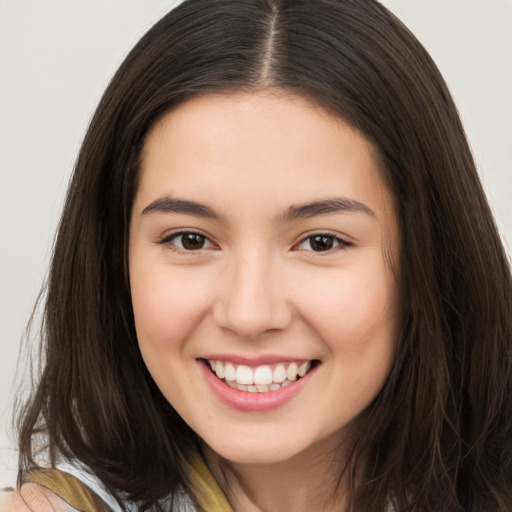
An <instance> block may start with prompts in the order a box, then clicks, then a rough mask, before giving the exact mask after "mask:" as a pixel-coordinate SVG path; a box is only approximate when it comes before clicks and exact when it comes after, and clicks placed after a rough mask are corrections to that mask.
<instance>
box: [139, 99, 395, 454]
mask: <svg viewBox="0 0 512 512" xmlns="http://www.w3.org/2000/svg"><path fill="white" fill-rule="evenodd" d="M397 231H398V230H397V222H396V215H395V211H394V205H393V201H392V199H391V196H390V194H389V192H388V191H387V189H386V186H385V185H384V182H383V180H382V178H381V176H380V171H379V168H378V164H377V159H376V158H375V157H374V154H373V152H372V148H371V146H370V144H369V143H368V142H367V141H366V140H365V139H364V138H363V137H362V136H361V134H359V133H358V132H357V131H355V130H354V129H353V128H351V127H350V126H349V125H347V124H345V123H344V122H343V121H342V120H340V119H338V118H335V117H332V116H330V115H328V114H327V113H325V112H324V111H322V110H321V109H319V108H318V107H316V106H314V105H312V104H311V103H309V102H307V101H306V100H305V99H302V98H301V97H297V96H289V95H284V94H282V95H278V94H277V93H274V95H270V94H268V93H267V94H255V95H238V96H237V95H220V94H219V95H210V96H204V97H201V98H197V99H193V100H190V101H189V102H187V103H184V104H182V105H181V106H179V107H177V108H176V109H174V110H173V111H171V112H170V113H168V114H167V115H165V116H164V117H163V118H162V119H161V120H160V121H159V122H158V123H156V125H155V126H154V127H153V128H152V130H151V131H150V133H149V134H148V137H147V141H146V144H145V148H144V151H143V155H142V163H141V174H140V181H139V185H138V190H137V193H136V197H135V201H134V205H133V211H132V221H131V228H130V249H129V261H130V280H131V290H132V300H133V309H134V314H135V323H136V329H137V336H138V340H139V344H140V350H141V352H142V356H143V358H144V361H145V363H146V365H147V367H148V369H149V371H150V373H151V375H152V377H153V378H154V380H155V382H156V384H157V385H158V387H159V388H160V389H161V391H162V393H163V394H164V395H165V397H166V398H167V399H168V400H169V402H170V403H171V404H172V405H173V406H174V408H175V409H176V410H177V412H178V413H179V414H180V415H181V416H182V418H183V419H184V420H185V421H186V422H187V423H188V424H189V425H190V427H191V428H192V429H193V430H194V431H195V432H196V433H197V434H198V435H199V436H200V437H201V438H202V439H203V441H204V442H205V443H206V444H207V446H208V447H210V448H211V449H212V450H213V452H214V453H217V454H219V455H220V456H222V457H223V458H226V459H227V460H230V461H233V462H240V463H250V462H256V463H274V462H279V461H284V460H288V459H290V458H292V457H294V456H298V455H299V454H302V453H306V452H308V451H311V450H313V451H314V450H321V449H322V446H323V444H326V443H328V442H332V440H333V439H336V440H340V441H341V440H342V439H343V438H344V436H346V435H348V434H349V433H350V426H351V425H353V423H354V420H356V419H357V418H358V417H360V415H361V413H362V412H363V411H364V410H365V409H366V408H367V407H368V405H369V404H370V403H371V402H372V400H373V399H374V398H375V397H376V395H377V394H378V393H379V391H380V390H381V388H382V386H383V384H384V382H385V380H386V378H387V376H388V373H389V371H390V366H391V364H392V360H393V356H394V348H395V341H396V334H397V324H398V319H397V310H398V307H397V286H396V282H395V277H394V274H393V272H392V270H391V269H390V264H389V261H390V259H391V260H393V258H396V256H397V252H398V234H397Z"/></svg>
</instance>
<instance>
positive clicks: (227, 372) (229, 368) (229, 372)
mask: <svg viewBox="0 0 512 512" xmlns="http://www.w3.org/2000/svg"><path fill="white" fill-rule="evenodd" d="M218 362H219V363H220V361H218ZM220 364H222V363H220ZM218 366H220V365H218ZM235 376H236V371H235V367H234V366H233V365H232V364H231V363H226V364H225V365H224V378H225V379H226V380H235ZM219 378H220V377H219Z"/></svg>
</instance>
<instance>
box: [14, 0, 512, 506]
mask: <svg viewBox="0 0 512 512" xmlns="http://www.w3.org/2000/svg"><path fill="white" fill-rule="evenodd" d="M264 88H278V89H281V90H284V91H288V92H291V93H296V94H300V95H302V96H304V97H306V98H308V99H310V100H311V101H313V102H315V103H317V104H319V105H321V106H322V107H324V108H326V109H329V111H331V112H334V113H335V114H336V115H338V116H340V117H342V118H343V119H345V120H346V121H348V122H349V123H351V124H352V125H353V126H354V127H356V128H357V129H358V130H360V131H361V133H363V134H364V135H365V136H366V137H367V138H368V139H369V140H370V141H371V142H372V143H373V145H374V146H375V147H376V148H377V151H378V153H379V158H380V160H381V164H382V165H381V167H382V170H383V173H384V175H385V179H386V180H387V181H388V183H389V185H390V188H391V190H392V192H393V195H394V197H395V200H396V204H397V208H398V215H399V223H400V228H401V245H402V253H401V257H400V262H399V265H400V289H401V299H402V317H403V325H402V329H401V333H400V337H399V339H398V340H397V347H398V348H397V356H396V360H395V362H394V365H393V368H392V371H391V373H390V376H389V379H388V381H387V383H386V384H385V386H384V388H383V390H382V391H381V393H380V394H379V396H378V397H377V398H376V399H375V401H374V402H373V403H372V404H371V406H370V407H369V409H368V411H367V412H366V418H367V419H366V422H365V424H364V427H363V428H362V430H361V432H360V433H359V437H358V438H357V439H356V440H355V441H354V446H353V450H352V457H351V459H350V460H349V464H348V465H347V473H348V474H354V473H355V470H356V468H358V467H360V466H361V465H360V463H361V456H360V455H361V454H363V453H364V456H365V464H364V472H363V478H362V480H361V481H359V480H358V481H357V482H358V483H357V484H356V483H355V481H354V482H353V486H352V495H351V497H350V499H351V503H352V508H351V510H354V511H360V512H361V511H367V512H370V511H371V512H379V511H380V512H383V511H384V510H387V508H386V507H387V506H388V505H389V502H390V500H391V501H393V503H394V505H395V508H396V510H397V511H405V510H407V511H417V512H419V511H428V512H433V511H445V510H446V511H447V510H450V511H452V512H455V511H468V512H484V511H485V512H488V511H491V510H492V511H493V512H495V511H496V512H497V511H499V512H505V511H510V510H511V509H512V282H511V273H510V265H509V262H508V260H507V257H506V255H505V252H504V250H503V247H502V245H501V242H500V238H499V236H498V233H497V230H496V227H495V224H494V221H493V218H492V215H491V212H490V210H489V207H488V204H487V202H486V199H485V196H484V193H483V191H482V187H481V184H480V182H479V179H478V176H477V172H476V170H475V165H474V162H473V159H472V156H471V152H470V149H469V147H468V144H467V141H466V138H465V134H464V131H463V128H462V126H461V123H460V120H459V117H458V114H457V111H456V108H455V106H454V104H453V101H452V99H451V97H450V94H449V92H448V90H447V88H446V85H445V83H444V81H443V79H442V77H441V76H440V74H439V72H438V70H437V68H436V66H435V65H434V63H433V62H432V60H431V59H430V57H429V55H428V54H427V53H426V51H425V50H424V49H423V47H422V46H421V45H420V44H419V43H418V41H417V40H416V39H415V38H414V36H412V34H411V33H410V32H409V31H408V30H407V29H406V28H405V27H404V26H403V25H402V24H401V23H400V22H399V21H398V20H397V19H396V18H395V17H394V16H393V15H392V14H390V13H389V12H388V11H387V10H386V9H385V8H384V7H383V6H381V5H380V4H379V3H378V2H376V1H373V0H188V1H185V2H184V3H182V4H181V5H180V6H178V7H177V8H176V9H174V10H173V11H171V12H170V13H169V14H168V15H167V16H165V17H164V18H163V19H162V20H161V21H159V22H158V23H157V24H156V25H155V26H154V27H153V28H151V29H150V30H149V32H148V33H147V34H146V35H145V36H144V37H143V38H142V39H141V40H140V42H139V43H138V44H137V45H136V46H135V48H134V49H133V50H132V52H131V53H130V54H129V55H128V57H127V58H126V60H125V61H124V62H123V64H122V65H121V67H120V69H119V70H118V71H117V73H116V75H115V76H114V78H113V80H112V82H111V83H110V85H109V87H108V88H107V90H106V92H105V94H104V96H103V98H102V100H101V102H100V105H99V106H98V109H97V111H96V114H95V116H94V118H93V120H92V122H91V125H90V127H89V130H88V132H87V135H86V137H85V140H84V143H83V146H82V148H81V151H80V154H79V157H78V161H77V163H76V167H75V170H74V174H73V178H72V181H71V184H70V187H69V191H68V195H67V200H66V203H65V207H64V211H63V215H62V219H61V223H60V227H59V231H58V237H57V240H56V245H55V250H54V254H53V259H52V264H51V270H50V274H49V280H48V284H47V291H46V303H45V314H44V330H43V333H44V336H43V343H44V348H43V350H44V354H45V361H46V362H45V366H44V368H43V372H42V375H41V377H40V380H39V384H38V386H37V388H36V390H35V391H34V394H33V396H32V397H31V399H30V401H29V402H28V403H27V405H26V406H25V408H24V409H23V413H22V414H21V415H20V420H19V429H20V450H21V457H20V466H21V467H26V466H30V465H33V464H34V463H35V461H34V451H35V448H34V445H33V438H34V434H35V433H37V432H42V433H44V434H45V436H46V439H47V441H48V446H49V453H50V455H51V457H52V460H55V458H56V457H57V456H64V457H69V458H72V459H78V460H79V461H81V462H82V463H83V464H85V465H87V466H88V467H89V468H91V470H92V471H93V472H94V473H95V474H96V475H97V476H98V477H99V478H100V479H101V480H102V481H103V482H104V483H105V485H106V486H107V487H108V488H109V489H110V490H111V491H112V492H113V493H114V495H118V494H117V493H119V492H122V493H123V495H126V496H128V498H129V499H130V500H133V501H137V502H139V503H140V507H141V510H146V509H150V508H153V509H156V508H158V507H159V506H160V505H162V503H163V502H162V501H160V500H162V499H163V498H165V497H168V496H173V495H174V494H176V493H177V492H178V489H180V488H184V489H186V488H187V486H188V485H189V482H188V480H187V478H188V477H187V471H186V468H187V462H186V461H187V460H188V459H189V458H190V456H191V454H192V453H194V452H195V451H196V450H197V449H198V441H197V437H196V435H195V433H194V432H193V431H192V430H191V429H190V428H189V427H188V426H187V425H186V424H185V423H184V421H183V420H182V419H181V418H180V417H179V416H178V414H177V413H176V412H175V411H174V409H173V407H172V406H171V405H170V404H169V403H168V402H167V401H166V400H165V399H164V398H163V396H162V395H161V393H160V391H159V390H158V388H157V387H156V385H155V383H154V382H153V380H152V379H151V377H150V375H149V373H148V371H147V369H146V367H145V365H144V363H143V360H142V358H141V355H140V353H139V349H138V344H137V339H136V335H135V328H134V322H133V313H132V306H131V302H130V285H129V276H128V271H127V243H128V228H129V223H130V211H131V206H132V201H133V197H134V193H135V189H136V184H137V172H138V164H139V157H140V153H141V148H142V146H143V144H144V138H145V135H146V133H147V131H148V129H149V127H150V126H151V125H152V124H153V123H154V122H155V120H156V119H158V118H159V117H160V116H162V115H163V114H164V113H165V112H167V111H169V109H171V108H172V107H173V106H175V105H177V104H178V103H180V102H183V101H185V100H187V99H190V98H192V97H194V96H197V95H204V94H208V93H211V92H219V91H224V92H229V91H241V90H243V91H249V92H250V91H258V90H261V89H264ZM166 503H168V502H166ZM162 506H163V505H162Z"/></svg>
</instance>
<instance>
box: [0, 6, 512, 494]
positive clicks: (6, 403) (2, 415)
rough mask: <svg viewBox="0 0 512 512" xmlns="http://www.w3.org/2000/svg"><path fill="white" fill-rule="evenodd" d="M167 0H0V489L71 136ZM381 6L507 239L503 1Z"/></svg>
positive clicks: (507, 70)
mask: <svg viewBox="0 0 512 512" xmlns="http://www.w3.org/2000/svg"><path fill="white" fill-rule="evenodd" d="M176 3H177V1H173V0H108V2H107V1H105V0H87V1H86V0H0V348H1V357H0V488H1V487H2V486H4V485H12V484H13V483H14V482H15V468H16V454H15V450H14V449H13V446H14V443H13V441H12V437H11V434H10V430H9V427H8V424H9V422H10V416H11V407H12V397H13V393H14V388H13V387H12V383H13V381H14V377H15V370H16V360H17V354H18V350H19V346H20V340H21V337H22V333H23V330H24V327H25V325H26V323H27V321H28V319H29V316H30V313H31V309H32V305H33V303H34V301H35V299H36V297H37V293H38V290H39V288H40V286H41V283H42V281H43V279H44V276H45V272H46V267H47V264H48V260H49V256H50V251H51V245H52V240H53V236H54V231H55V228H56V225H57V222H58V216H59V211H60V208H61V204H62V200H63V195H64V193H65V190H66V185H67V180H68V177H69V174H70V171H71V169H72V166H73V162H74V160H75V157H76V154H77V151H78V147H79V145H80V141H81V139H82V137H83V135H84V133H85V129H86V127H87V123H88V121H89V119H90V117H91V115H92V113H93V110H94V108H95V106H96V104H97V102H98V100H99V97H100V95H101V93H102V91H103V89H104V88H105V86H106V85H107V83H108V80H109V78H110V77H111V75H112V74H113V72H114V71H115V69H116V68H117V66H118V65H119V63H120V62H121V60H122V58H123V56H124V55H125V54H126V53H127V51H128V50H129V49H130V48H131V47H132V46H133V45H134V44H135V42H136V41H137V40H138V38H139V37H140V36H141V35H142V34H143V33H144V32H145V31H146V30H147V29H148V28H149V27H150V26H151V24H152V23H153V22H154V21H155V20H156V19H158V18H159V17H161V16H162V15H163V14H164V13H165V12H166V11H167V10H168V9H169V8H170V7H171V6H172V5H174V4H176ZM383 3H385V4H386V5H387V6H388V7H389V8H390V9H391V10H392V11H393V12H395V14H397V15H398V17H399V18H401V19H402V20H403V21H404V22H405V23H406V25H408V26H409V28H410V29H411V30H412V31H413V32H414V33H415V34H416V35H417V36H418V37H419V39H420V41H422V42H423V43H424V45H425V46H426V47H427V49H428V50H429V51H430V52H431V54H432V56H433V57H434V59H435V60H436V62H437V63H438V65H439V67H440V69H441V71H442V72H443V74H444V76H445V78H446V80H447V82H448V85H449V86H450V88H451V90H452V93H453V95H454V97H455V100H456V102H457V104H458V107H459V110H460V112H461V115H462V118H463V121H464V123H465V126H466V130H467V132H468V136H469V139H470V142H471V144H472V147H473V151H474V153H475V156H476V160H477V163H478V165H479V169H480V173H481V176H482V179H483V181H484V184H485V186H486V189H487V191H488V194H489V197H490V199H491V203H492V207H493V209H494V212H495V215H496V219H497V221H498V225H499V227H500V229H501V232H502V234H503V237H504V239H505V241H506V243H507V244H508V246H510V245H511V244H512V205H511V202H512V176H511V169H510V165H511V162H512V58H511V57H512V1H511V0H486V1H485V2H484V1H482V0H387V1H383ZM509 253H510V251H509ZM24 378H25V374H24V373H23V371H22V370H20V371H19V372H18V379H19V380H20V381H21V382H23V380H24Z"/></svg>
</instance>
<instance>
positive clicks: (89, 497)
mask: <svg viewBox="0 0 512 512" xmlns="http://www.w3.org/2000/svg"><path fill="white" fill-rule="evenodd" d="M190 472H191V478H192V482H193V491H194V496H195V498H196V500H197V502H198V504H199V506H200V507H201V509H202V510H204V511H205V512H234V511H233V509H232V508H231V506H230V504H229V503H228V500H227V499H226V497H225V496H224V493H223V492H222V490H221V488H220V487H219V484H218V483H217V481H216V480H215V478H214V476H213V475H212V473H211V471H210V470H209V469H208V466H207V465H206V463H205V462H204V460H203V459H202V457H201V456H200V455H196V456H195V457H194V458H193V459H192V463H191V465H190ZM22 483H34V484H39V485H42V486H43V487H46V488H47V489H49V490H50V491H52V492H53V493H55V494H56V495H57V496H59V497H61V498H62V499H63V500H64V501H66V502H67V503H68V504H69V505H71V506H72V507H74V508H76V509H77V510H79V511H80V512H107V510H108V509H107V507H106V505H105V503H103V501H102V500H101V499H100V498H99V497H98V496H97V495H96V494H95V493H94V492H92V491H91V490H90V489H89V488H88V487H87V486H86V485H85V484H84V483H83V482H81V481H80V480H78V478H75V477H74V476H72V475H70V474H68V473H64V472H62V471H58V470H56V469H37V470H33V471H24V472H23V477H22Z"/></svg>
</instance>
